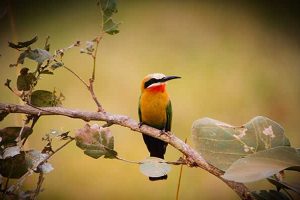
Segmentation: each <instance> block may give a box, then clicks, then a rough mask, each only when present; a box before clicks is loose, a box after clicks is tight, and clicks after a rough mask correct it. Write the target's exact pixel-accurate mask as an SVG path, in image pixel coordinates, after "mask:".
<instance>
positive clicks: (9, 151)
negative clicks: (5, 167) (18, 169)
mask: <svg viewBox="0 0 300 200" xmlns="http://www.w3.org/2000/svg"><path fill="white" fill-rule="evenodd" d="M20 150H21V149H20V147H19V146H13V147H7V148H5V149H4V152H3V155H2V158H3V159H6V158H9V157H14V156H16V155H18V154H20Z"/></svg>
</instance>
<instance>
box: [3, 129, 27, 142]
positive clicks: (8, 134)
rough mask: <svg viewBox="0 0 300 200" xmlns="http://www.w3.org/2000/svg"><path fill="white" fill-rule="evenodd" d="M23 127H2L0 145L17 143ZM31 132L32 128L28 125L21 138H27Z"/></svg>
mask: <svg viewBox="0 0 300 200" xmlns="http://www.w3.org/2000/svg"><path fill="white" fill-rule="evenodd" d="M21 129H22V127H6V128H3V129H0V145H6V144H15V143H16V139H17V137H19V134H20V132H21ZM31 133H32V129H31V128H30V127H28V126H25V127H24V128H23V131H22V133H21V139H24V138H27V137H28V136H29V135H31Z"/></svg>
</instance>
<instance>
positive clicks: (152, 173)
mask: <svg viewBox="0 0 300 200" xmlns="http://www.w3.org/2000/svg"><path fill="white" fill-rule="evenodd" d="M170 170H171V167H170V165H169V164H167V163H166V161H165V160H163V159H161V158H156V157H149V158H147V159H145V160H143V161H142V164H141V165H140V171H141V172H142V173H143V174H144V175H146V176H149V177H161V176H164V175H166V174H167V173H169V172H170Z"/></svg>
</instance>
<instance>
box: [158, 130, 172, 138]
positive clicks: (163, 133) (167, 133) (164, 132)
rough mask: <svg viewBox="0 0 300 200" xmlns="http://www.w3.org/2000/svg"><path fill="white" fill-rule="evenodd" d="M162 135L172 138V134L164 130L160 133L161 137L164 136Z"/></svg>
mask: <svg viewBox="0 0 300 200" xmlns="http://www.w3.org/2000/svg"><path fill="white" fill-rule="evenodd" d="M162 135H166V136H170V132H169V131H166V130H164V129H163V130H161V131H160V134H159V136H162Z"/></svg>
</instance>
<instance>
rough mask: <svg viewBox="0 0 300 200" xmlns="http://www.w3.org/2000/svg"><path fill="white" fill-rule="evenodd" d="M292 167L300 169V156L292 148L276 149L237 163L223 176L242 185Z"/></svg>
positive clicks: (282, 147)
mask: <svg viewBox="0 0 300 200" xmlns="http://www.w3.org/2000/svg"><path fill="white" fill-rule="evenodd" d="M290 167H300V156H299V154H298V153H297V151H296V149H294V148H292V147H284V146H281V147H275V148H272V149H267V150H264V151H260V152H256V153H254V154H251V155H248V156H247V157H245V158H241V159H239V160H237V161H235V162H234V163H233V164H232V165H231V166H230V167H229V168H228V169H227V170H226V171H225V174H224V175H223V176H222V177H223V178H225V179H227V180H232V181H236V182H241V183H247V182H253V181H258V180H261V179H264V178H268V177H270V176H272V175H274V174H277V173H278V172H280V171H282V170H285V169H288V168H290Z"/></svg>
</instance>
